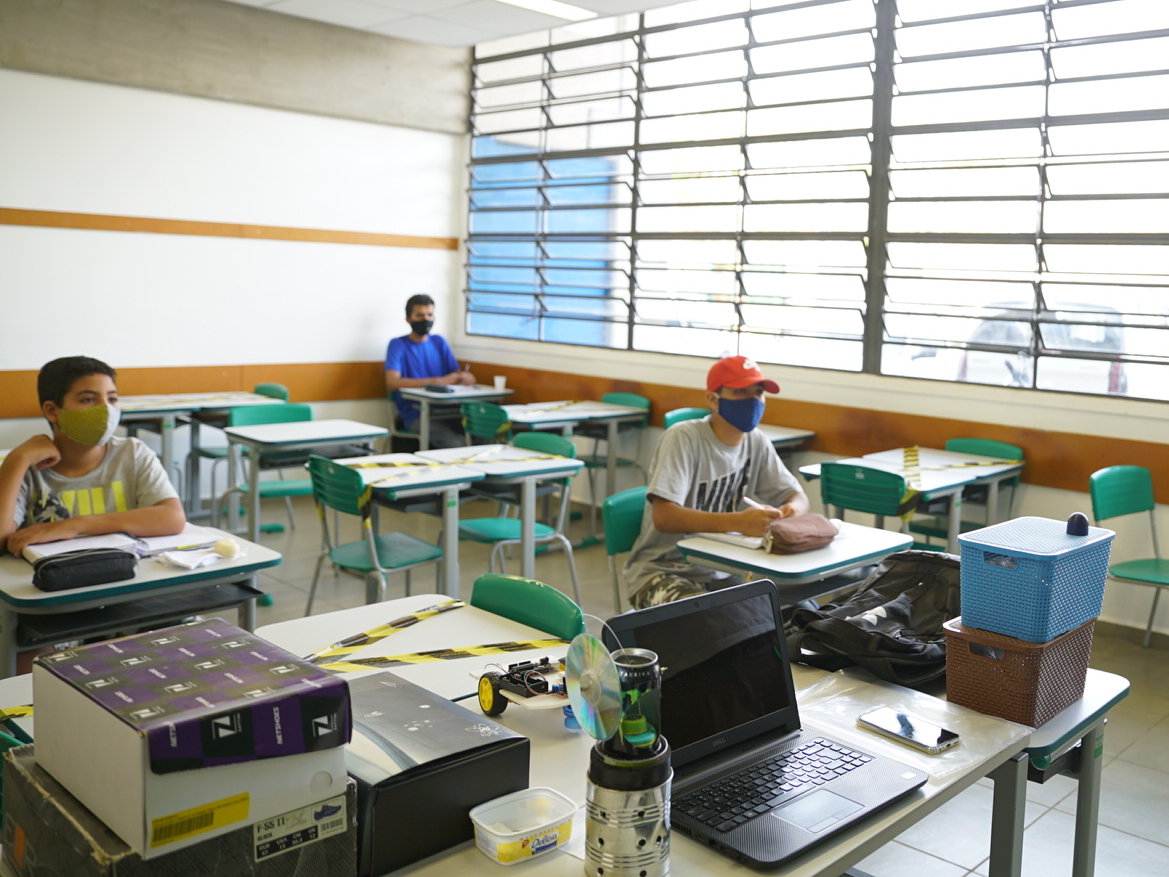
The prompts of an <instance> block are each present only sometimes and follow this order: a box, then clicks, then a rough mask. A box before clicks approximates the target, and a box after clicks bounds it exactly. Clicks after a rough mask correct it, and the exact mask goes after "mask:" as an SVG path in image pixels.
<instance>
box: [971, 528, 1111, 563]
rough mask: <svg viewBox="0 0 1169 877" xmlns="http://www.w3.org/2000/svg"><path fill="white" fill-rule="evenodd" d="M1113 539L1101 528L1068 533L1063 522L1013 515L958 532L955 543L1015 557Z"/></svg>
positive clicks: (1053, 553) (1046, 554) (1047, 553)
mask: <svg viewBox="0 0 1169 877" xmlns="http://www.w3.org/2000/svg"><path fill="white" fill-rule="evenodd" d="M1114 538H1116V533H1114V532H1113V531H1112V530H1105V529H1104V528H1103V527H1089V528H1088V535H1087V536H1069V535H1068V525H1067V522H1066V521H1055V520H1052V519H1051V518H1015V519H1014V520H1013V521H1003V522H1002V523H1001V524H994V525H993V526H990V527H984V528H983V529H981V530H972V531H971V532H969V533H962V534H960V535H959V536H958V542H959V543H960V544H961V545H963V546H966V545H969V546H971V547H974V548H997V549H999V550H1004V551H1009V552H1010V553H1011V554H1013V555H1016V556H1019V557H1035V558H1040V559H1050V558H1053V557H1061V556H1063V555H1066V554H1074V553H1075V552H1077V551H1083V550H1084V549H1085V548H1091V547H1092V546H1094V545H1101V544H1105V543H1108V542H1111V541H1112V540H1113V539H1114Z"/></svg>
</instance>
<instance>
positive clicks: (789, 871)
mask: <svg viewBox="0 0 1169 877" xmlns="http://www.w3.org/2000/svg"><path fill="white" fill-rule="evenodd" d="M443 599H444V598H441V597H436V595H434V594H419V595H415V596H412V597H406V598H404V599H400V600H391V601H387V602H385V603H380V604H375V605H373V606H359V607H356V608H354V609H348V610H343V611H341V612H335V613H329V614H326V615H316V616H312V617H310V618H303V619H296V620H293V621H286V622H281V623H279V624H273V625H267V626H265V627H262V628H260V629H259V630H258V631H257V633H258V634H259V635H260V636H263V637H265V638H266V639H269V640H270V641H272V642H274V643H276V644H277V645H280V646H282V647H284V648H286V649H288V650H289V651H292V652H294V653H296V654H309V653H310V652H312V651H314V650H316V649H319V648H323V647H325V646H328V645H329V644H331V643H333V642H336V641H338V640H340V639H342V638H343V637H346V636H350V635H352V634H355V633H359V632H361V631H364V630H369V629H370V628H372V627H374V626H375V625H378V624H382V623H385V622H387V621H392V620H394V619H396V618H399V617H401V616H402V615H404V614H406V613H409V612H416V611H419V610H420V609H424V608H426V607H428V606H431V605H434V604H435V603H436V602H440V601H443ZM531 635H532V629H531V628H528V627H525V626H524V625H520V624H517V623H516V622H512V621H509V620H507V619H502V618H498V617H495V616H491V615H490V614H489V613H483V612H480V611H479V610H475V609H474V608H473V607H470V606H468V607H466V608H463V609H458V610H455V611H452V612H446V613H443V614H441V615H437V616H434V617H432V618H428V619H426V620H425V621H422V622H420V623H418V624H415V625H413V626H411V627H406V628H403V629H402V630H401V631H400V632H399V633H397V634H394V635H393V636H390V637H387V638H386V639H383V640H380V641H379V642H378V643H376V644H375V646H373V647H371V648H370V649H369V650H367V652H362V653H359V655H358V656H359V657H360V656H367V655H372V654H383V655H385V654H406V653H409V652H414V651H419V650H425V649H434V648H441V647H444V646H461V645H475V644H479V643H489V642H499V641H501V640H522V639H528V638H530V636H531ZM565 648H567V647H565ZM544 655H548V656H553V657H558V656H559V653H558V652H557V651H556V650H548V649H545V650H543V651H542V654H541V653H537V654H536V656H544ZM530 657H532V654H531V653H524V652H519V653H516V654H514V655H513V654H510V653H509V654H506V655H501V656H484V657H476V658H461V659H456V660H452V661H438V662H434V663H429V664H421V665H408V666H398V667H394V668H393V670H392V672H394V673H397V674H398V675H400V676H402V677H403V678H407V679H410V680H411V681H413V682H416V683H418V684H420V685H424V686H425V687H427V688H430V689H431V690H433V691H436V692H438V693H440V694H443V695H449V694H451V693H453V692H462V693H463V694H470V693H471V692H473V691H474V689H475V682H476V678H477V676H478V675H479V673H481V672H484V670H485V669H486V665H487V664H490V663H492V662H493V661H494V660H497V661H498V662H499V663H516V662H517V661H520V660H524V659H526V658H530ZM792 669H793V675H794V676H795V682H796V688H797V689H801V688H806V687H807V686H809V685H811V684H812V683H814V682H816V681H818V680H819V679H821V678H823V677H824V676H825V674H824V673H822V672H821V671H819V670H812V669H810V668H805V667H801V666H799V665H793V668H792ZM464 705H465V706H467V707H468V708H469V709H470V710H471V711H472V712H476V711H477V710H478V706H477V704H476V703H475V701H474V699H471V700H469V701H467V702H466V703H465V704H464ZM496 721H498V722H499V723H500V724H502V725H506V726H507V727H509V728H512V729H513V730H515V731H517V732H519V733H521V734H524V735H526V736H528V737H529V738H530V739H531V740H532V750H531V771H530V782H531V785H533V786H550V787H552V788H554V789H557V790H559V791H561V792H563V793H564V794H566V795H568V796H569V797H570V798H572V799H573V800H574V801H576V802H577V803H583V802H584V800H585V774H586V771H587V765H588V752H589V750H590V748H591V745H592V742H593V741H592V740H591V738H589V737H587V736H585V735H584V734H583V733H581V732H574V731H569V730H566V729H565V728H564V725H563V722H562V721H561V720H560V716H559V713H558V711H555V710H528V709H524V708H523V707H517V706H515V705H512V706H509V707H508V708H507V710H506V711H505V712H504V713H503V715H501V716H498V717H497V718H496ZM995 721H997V720H995ZM858 733H860V732H858ZM865 742H866V744H870V745H868V746H867V747H866V748H869V749H871V750H874V751H882V752H885V753H887V754H888V753H889V752H890V751H891V752H892V753H893V757H897V755H896V753H897V751H898V749H899V748H900V747H898V744H896V743H892V742H886V741H882V740H881V739H880V738H876V737H874V738H873V739H872V740H871V741H870V740H869V739H868V737H866V740H865ZM1019 745H1020V744H1019V743H1018V742H1016V743H1015V744H1014V745H1012V746H1011V747H1010V749H1009V750H1002V751H996V752H989V751H988V752H986V753H979V754H978V758H979V761H978V763H977V767H976V769H974V770H971V771H969V772H966V771H963V772H959V773H956V774H952V775H950V776H947V777H945V778H943V779H932V780H931V781H930V782H928V783H927V784H926V785H925V786H924V787H923V788H922V789H920V790H918V791H917V792H914V793H912V794H911V795H909V796H907V797H906V798H905V799H903V800H902V801H900V802H898V803H896V804H894V805H893V806H891V807H889V808H887V809H885V810H882V811H880V812H879V813H877V814H874V816H873V817H872V818H870V819H868V820H866V821H864V822H863V823H861V824H859V825H857V826H855V827H853V828H852V829H850V830H848V831H845V832H843V833H841V834H840V835H839V836H838V837H837V838H836V839H834V840H833V841H832V842H831V843H828V844H824V845H822V846H821V847H817V848H813V849H812V850H810V851H809V852H808V853H806V854H805V855H803V856H801V857H799V858H797V859H795V860H794V861H792V862H791V863H789V864H788V865H786V866H785V868H784V869H783V874H784V877H825V875H836V874H839V873H840V872H841V871H843V870H844V869H845V868H847V867H849V866H850V865H851V864H852V863H853V862H855V861H856V860H857V859H858V858H860V857H863V855H864V853H865V852H866V851H867V850H870V849H873V848H875V846H876V845H878V844H880V843H882V842H884V841H886V840H889V839H892V838H893V837H895V836H896V835H897V833H898V832H899V831H901V830H903V829H904V828H905V827H906V825H907V823H906V822H905V821H904V820H905V819H906V817H907V816H908V815H909V814H913V817H911V818H910V819H909V821H910V822H911V821H913V818H915V817H916V816H918V815H924V814H925V813H926V812H928V811H930V810H932V809H934V808H935V807H936V806H938V805H940V803H941V802H942V801H944V800H948V799H949V798H950V797H953V795H955V794H957V792H958V791H961V790H962V789H963V788H966V787H967V786H969V785H971V784H973V783H974V782H975V781H976V780H977V779H978V778H979V777H981V776H982V775H983V773H984V772H985V770H984V768H986V767H988V766H990V765H993V764H998V763H1001V762H1002V761H1003V760H1004V759H1005V758H1006V757H1008V755H1009V754H1011V753H1012V752H1013V751H1014V750H1016V749H1017V748H1019ZM882 746H887V747H892V749H891V750H889V749H883V748H882ZM942 757H944V756H942ZM903 760H904V759H903ZM858 851H859V852H858ZM582 868H583V865H582V862H581V860H580V859H577V858H574V857H572V856H570V855H567V854H565V853H563V852H557V853H553V854H550V855H548V856H547V857H545V858H543V859H541V860H540V862H539V863H538V864H532V865H529V866H525V868H524V870H525V871H530V872H531V873H533V874H535V873H539V874H540V875H555V877H570V875H571V877H580V874H581V871H582ZM670 868H671V873H672V874H674V875H676V877H692V875H693V877H698V875H702V877H707V875H711V874H728V873H744V874H749V873H753V872H751V871H749V870H747V869H746V868H744V866H742V865H739V864H738V863H735V862H733V861H731V860H730V859H727V858H725V857H723V856H720V855H718V854H717V853H715V852H713V851H712V850H710V849H709V848H707V847H705V846H702V845H700V844H697V843H694V842H692V841H690V840H689V839H688V838H685V837H683V836H682V835H681V834H677V833H675V834H674V835H673V837H672V839H671V849H670ZM412 872H413V873H418V874H424V875H441V877H447V875H450V874H459V875H471V877H478V875H482V877H499V875H500V871H499V866H498V865H496V864H495V863H494V862H492V861H491V860H489V859H488V858H487V857H486V856H484V855H483V854H482V853H480V852H479V851H478V850H477V849H475V848H474V847H473V846H471V845H466V846H463V847H459V848H456V849H454V850H452V851H451V853H450V854H449V855H446V856H440V857H437V858H435V859H433V860H431V861H429V862H427V863H425V864H422V865H420V866H417V867H416V868H414V869H412Z"/></svg>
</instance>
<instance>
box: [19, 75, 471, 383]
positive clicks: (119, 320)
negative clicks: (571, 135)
mask: <svg viewBox="0 0 1169 877" xmlns="http://www.w3.org/2000/svg"><path fill="white" fill-rule="evenodd" d="M0 118H3V119H4V136H3V137H0V206H4V207H12V208H23V209H32V210H53V211H64V212H76V213H98V214H114V215H126V216H136V217H137V216H144V217H158V218H165V219H180V220H198V221H207V222H226V223H246V224H257V225H277V226H295V227H304V228H313V229H335V230H340V231H362V232H377V233H388V234H404V235H421V236H429V237H456V236H458V234H459V233H460V230H461V228H462V224H463V206H462V197H463V196H462V188H463V181H462V177H463V164H462V155H463V150H464V148H465V146H464V143H463V138H462V137H457V136H453V135H447V134H438V133H433V132H426V131H418V130H411V129H405V128H393V127H389V126H385V125H374V124H368V123H362V122H353V121H346V120H339V119H333V118H327V117H323V116H312V115H306V114H298V113H290V112H284V111H279V110H270V109H263V108H258V107H253V106H246V105H241V104H232V103H226V102H222V101H215V100H205V99H201V98H192V97H182V96H177V95H172V94H166V93H162V92H152V91H145V90H141V89H135V88H126V87H121V86H113V85H105V84H99V83H92V82H83V81H80V80H71V79H62V78H54V77H48V76H41V75H38V74H30V73H20V72H15V71H11V70H3V69H0ZM0 266H3V267H2V268H0V301H2V302H3V317H2V319H0V369H35V368H39V367H40V366H41V365H42V364H43V363H44V362H46V361H48V360H50V359H52V358H54V357H57V356H63V355H69V354H76V353H85V354H87V355H91V356H96V357H99V358H102V359H107V360H109V361H110V362H111V364H114V365H116V366H119V367H145V366H180V365H214V364H217V363H233V364H240V363H243V364H252V363H265V362H345V361H368V360H376V359H379V358H380V357H381V356H383V355H384V352H385V345H386V342H387V339H388V338H389V337H391V336H392V335H395V334H401V333H402V332H404V331H407V330H406V327H405V324H404V322H403V316H402V307H403V305H404V303H405V300H406V298H407V297H409V296H410V295H412V294H413V293H416V292H426V293H429V294H431V295H433V296H435V297H436V298H446V297H447V295H448V294H449V290H451V289H452V288H454V287H456V286H458V284H459V271H460V267H459V266H460V257H459V255H458V254H457V253H456V252H454V251H449V250H428V249H415V248H409V249H407V248H390V247H373V246H357V245H346V244H321V243H298V242H288V241H265V240H250V239H239V238H218V237H191V236H179V235H158V234H142V233H124V232H103V231H87V230H68V229H51V228H31V227H21V226H0ZM450 316H451V315H450V314H449V312H447V311H446V309H440V313H439V323H440V325H439V330H440V331H442V329H443V327H444V326H445V325H446V324H447V323H448V322H449V318H450Z"/></svg>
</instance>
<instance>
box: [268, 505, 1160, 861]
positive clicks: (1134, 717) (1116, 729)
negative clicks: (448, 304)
mask: <svg viewBox="0 0 1169 877" xmlns="http://www.w3.org/2000/svg"><path fill="white" fill-rule="evenodd" d="M489 514H494V511H493V507H492V506H491V505H489V504H487V503H485V502H479V503H473V504H470V505H468V506H464V509H463V515H464V516H479V515H489ZM296 518H297V521H298V523H299V525H300V526H299V527H298V528H296V529H286V531H285V532H284V533H283V534H275V535H266V536H264V537H263V542H264V544H266V545H269V546H270V547H272V548H275V549H276V550H278V551H280V552H282V553H283V555H284V562H283V563H282V564H281V565H280V566H278V567H275V568H274V569H272V570H271V571H270V572H267V573H265V574H263V576H262V585H263V587H264V588H265V589H266V590H268V591H270V592H271V593H272V594H273V596H274V598H275V605H273V606H271V607H267V608H261V609H260V611H259V624H270V623H272V622H275V621H282V620H284V619H288V618H297V617H300V616H301V615H303V614H304V606H305V601H306V599H307V596H308V589H309V585H310V583H311V582H312V574H313V567H314V565H315V563H316V557H317V553H318V551H319V546H320V531H319V525H318V523H317V518H316V515H315V513H314V512H313V510H312V508H311V501H309V500H307V499H301V500H298V501H297V506H296ZM264 520H265V521H268V520H271V521H282V522H284V523H285V524H286V525H287V518H286V517H285V516H284V515H283V509H282V506H281V505H280V504H271V505H270V506H269V507H268V508H266V509H265V515H264ZM392 528H397V529H400V530H402V531H405V532H409V533H412V534H414V535H416V536H419V537H421V538H425V539H430V540H431V541H434V540H436V539H437V537H438V529H439V522H438V519H437V518H430V517H427V516H424V515H399V514H396V513H388V514H384V515H383V517H382V529H383V531H387V530H390V529H392ZM348 532H349V537H348V538H356V537H357V530H356V528H355V527H354V528H353V529H351V530H350V531H348ZM587 533H588V522H587V517H586V519H585V520H584V521H578V522H575V523H574V524H573V525H572V531H571V534H570V535H571V536H572V537H573V539H574V542H575V541H579V540H580V539H581V538H583V537H584V536H586V535H587ZM487 555H488V547H487V546H483V545H477V544H475V543H467V542H464V543H462V545H461V546H460V554H459V558H460V564H461V568H462V581H461V596H462V597H463V598H468V597H469V596H470V593H471V585H472V583H473V582H474V579H475V576H476V575H478V574H479V573H482V572H486V570H487ZM576 563H577V570H578V572H579V575H580V581H581V589H582V592H583V596H584V604H585V606H584V608H585V611H586V612H591V613H594V614H596V615H600V616H604V617H608V616H609V615H612V614H613V598H612V590H611V587H610V584H609V572H608V562H607V558H606V555H605V549H604V546H603V545H594V546H592V547H589V548H585V549H581V550H578V551H577V552H576ZM509 571H511V572H518V564H516V563H513V564H512V568H511V569H510V570H509ZM536 577H537V578H539V579H540V580H541V581H545V582H548V583H549V584H552V585H555V586H556V587H559V588H561V589H562V590H564V591H565V592H566V593H569V594H571V583H570V580H569V577H568V572H567V568H566V565H565V558H564V556H563V555H562V554H560V553H559V552H551V553H549V554H548V555H545V556H540V557H538V558H537V561H536ZM414 578H415V581H414V590H415V592H420V591H426V590H433V588H434V574H433V573H432V572H431V571H430V570H429V569H426V568H423V569H422V570H420V571H419V572H417V573H416V574H415V576H414ZM403 593H404V590H403V582H402V577H401V576H397V577H394V578H392V579H391V580H390V589H389V593H388V596H390V597H395V596H401V595H402V594H403ZM363 601H364V588H363V585H362V583H361V582H360V581H359V580H357V579H354V578H350V577H347V576H340V577H338V578H335V577H334V576H333V575H332V573H331V572H328V571H326V573H325V574H324V576H323V578H322V582H321V586H320V588H319V590H318V594H317V604H316V607H315V609H316V612H317V613H321V612H328V611H332V610H334V609H341V608H346V607H349V606H356V605H360V604H361V603H362V602H363ZM1092 666H1093V667H1096V668H1098V669H1101V670H1107V671H1109V672H1112V673H1118V674H1120V675H1122V676H1124V677H1126V678H1127V679H1129V680H1130V682H1131V684H1132V689H1131V692H1130V694H1129V696H1128V697H1127V698H1126V699H1125V700H1124V701H1122V702H1121V703H1120V704H1119V705H1118V706H1117V707H1116V708H1115V709H1114V710H1113V711H1112V714H1111V718H1110V721H1109V724H1108V729H1107V732H1106V734H1105V742H1104V757H1105V759H1106V761H1105V765H1104V779H1103V789H1102V793H1101V800H1100V831H1099V835H1098V840H1097V859H1096V874H1097V875H1098V877H1169V661H1167V660H1166V655H1165V651H1164V649H1158V648H1156V647H1154V648H1152V649H1142V648H1141V647H1140V646H1139V645H1138V644H1135V643H1130V642H1127V641H1125V640H1122V639H1119V638H1116V637H1109V636H1102V635H1099V634H1098V635H1097V637H1096V640H1095V643H1094V645H1093V652H1092ZM1075 788H1076V785H1075V781H1074V780H1072V779H1069V778H1067V777H1056V778H1054V779H1053V780H1051V781H1049V782H1048V783H1046V784H1045V785H1037V784H1035V783H1029V784H1028V786H1027V801H1028V805H1027V813H1026V825H1027V828H1026V833H1025V843H1024V855H1023V877H1057V875H1059V877H1062V875H1067V874H1069V873H1070V869H1071V841H1072V836H1073V815H1074V813H1075ZM990 799H991V787H990V784H989V782H985V781H984V782H983V783H981V784H979V785H976V786H974V787H972V788H970V789H968V790H967V791H966V792H964V793H963V794H962V795H959V796H958V797H957V798H956V799H954V800H953V801H951V802H950V803H948V804H946V805H945V806H943V807H942V808H941V809H939V810H938V811H937V812H936V813H933V814H931V815H930V816H929V817H927V818H926V819H924V820H922V822H920V823H919V824H917V825H916V826H914V827H913V828H912V829H910V830H909V831H907V832H905V833H904V834H903V835H902V836H901V837H900V838H899V839H898V840H897V841H895V842H894V843H891V844H889V845H887V846H886V847H885V848H883V849H882V850H880V851H879V852H878V853H876V854H875V855H873V856H870V857H869V858H868V859H866V860H865V861H864V862H862V863H861V864H860V868H861V869H862V870H864V871H865V872H867V873H869V874H871V875H873V877H892V875H904V874H924V875H929V877H970V875H986V874H987V873H988V870H987V862H986V859H987V855H988V849H989V830H990V828H989V827H990V819H989V816H990Z"/></svg>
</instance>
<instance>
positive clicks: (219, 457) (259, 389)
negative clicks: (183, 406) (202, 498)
mask: <svg viewBox="0 0 1169 877" xmlns="http://www.w3.org/2000/svg"><path fill="white" fill-rule="evenodd" d="M252 392H253V393H255V394H256V395H257V396H267V397H268V398H270V399H279V400H280V401H281V402H287V401H288V387H286V386H284V384H274V383H266V384H256V386H254V387H252ZM229 410H230V409H226V408H225V409H222V410H214V411H196V412H195V414H194V415H192V417H193V419H194V420H198V421H199V423H200V424H201V425H203V426H210V427H214V428H215V429H223V427H225V426H227V425H228V417H229V415H228V411H229ZM241 451H242V452H243V453H244V454H246V450H244V449H241ZM227 454H228V449H227V445H226V444H222V445H193V446H192V447H191V451H190V453H188V454H187V460H186V464H185V467H184V472H185V476H184V477H185V478H186V479H187V481H186V483H187V484H188V485H189V487H188V490H194V485H195V484H196V483H197V481H198V479H197V478H195V472H196V467H198V465H199V461H200V460H211V461H212V463H211V496H212V497H216V496H219V494H218V493H216V491H215V483H216V477H215V474H216V473H217V472H218V471H219V464H220V463H226V462H227ZM198 502H199V497H197V496H192V497H191V506H192V507H196V504H197V503H198Z"/></svg>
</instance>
